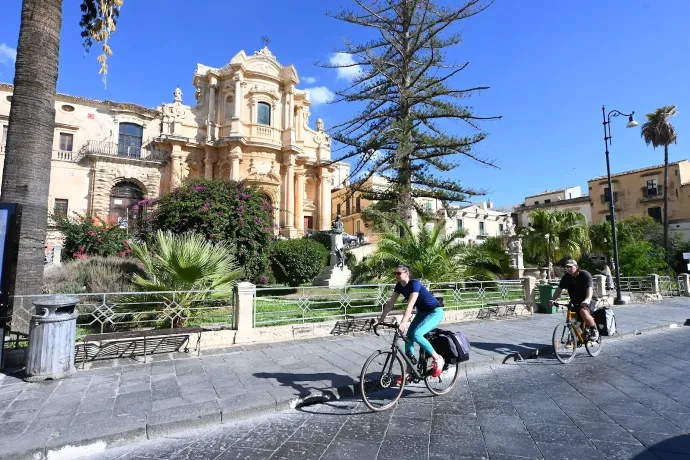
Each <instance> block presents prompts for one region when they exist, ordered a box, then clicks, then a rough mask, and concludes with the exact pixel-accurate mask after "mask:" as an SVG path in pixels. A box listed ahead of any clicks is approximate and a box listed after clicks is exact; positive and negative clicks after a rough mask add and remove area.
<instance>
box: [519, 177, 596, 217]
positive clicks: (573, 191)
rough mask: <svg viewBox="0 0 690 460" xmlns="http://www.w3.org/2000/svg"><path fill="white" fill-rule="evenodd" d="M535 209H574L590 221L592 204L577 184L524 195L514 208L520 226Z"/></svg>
mask: <svg viewBox="0 0 690 460" xmlns="http://www.w3.org/2000/svg"><path fill="white" fill-rule="evenodd" d="M536 209H546V210H549V211H574V212H579V213H580V214H582V215H583V216H584V217H585V220H586V221H587V222H592V206H591V203H590V197H589V195H583V194H582V188H581V187H580V186H579V185H576V186H574V187H566V188H562V189H558V190H548V191H544V192H542V193H538V194H536V195H530V196H528V197H525V202H524V203H522V204H521V205H520V206H518V207H516V208H515V213H516V214H517V222H518V225H519V226H520V227H527V225H528V223H529V215H530V213H531V212H532V211H534V210H536Z"/></svg>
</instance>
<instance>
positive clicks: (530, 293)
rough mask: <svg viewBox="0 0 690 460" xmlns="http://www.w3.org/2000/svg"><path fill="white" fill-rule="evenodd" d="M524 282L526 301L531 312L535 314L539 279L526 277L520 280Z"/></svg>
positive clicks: (523, 288)
mask: <svg viewBox="0 0 690 460" xmlns="http://www.w3.org/2000/svg"><path fill="white" fill-rule="evenodd" d="M520 281H522V290H523V294H522V295H523V296H524V299H525V301H526V302H527V304H528V306H529V308H530V310H531V311H532V312H533V313H534V312H535V307H536V302H535V301H534V300H535V294H536V290H537V279H536V278H535V277H534V276H525V277H522V278H520Z"/></svg>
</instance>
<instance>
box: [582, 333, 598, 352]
mask: <svg viewBox="0 0 690 460" xmlns="http://www.w3.org/2000/svg"><path fill="white" fill-rule="evenodd" d="M601 345H602V343H601V334H599V337H598V338H597V340H590V338H589V332H585V350H587V353H588V354H589V356H592V357H594V356H597V355H599V353H601Z"/></svg>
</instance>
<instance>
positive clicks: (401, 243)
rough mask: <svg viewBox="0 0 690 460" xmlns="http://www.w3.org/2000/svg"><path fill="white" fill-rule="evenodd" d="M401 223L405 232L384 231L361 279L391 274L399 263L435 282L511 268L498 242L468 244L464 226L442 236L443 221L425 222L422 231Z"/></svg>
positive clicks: (484, 276)
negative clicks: (497, 247) (378, 274)
mask: <svg viewBox="0 0 690 460" xmlns="http://www.w3.org/2000/svg"><path fill="white" fill-rule="evenodd" d="M397 225H400V226H402V228H403V229H404V236H399V235H398V233H397V232H388V233H386V234H384V235H383V236H382V238H381V241H380V243H379V246H378V248H377V249H376V251H375V252H374V253H373V254H372V255H371V256H370V257H369V258H368V259H367V265H368V267H369V268H370V270H369V271H368V273H367V270H362V273H360V274H359V276H360V278H359V279H358V281H364V278H366V277H367V275H369V274H371V273H382V274H383V275H384V277H385V276H390V275H389V274H390V273H392V271H393V268H395V266H396V265H397V264H404V265H406V266H407V267H409V268H410V270H411V272H412V275H413V276H414V277H415V278H417V279H423V280H425V281H431V282H444V281H458V280H461V279H477V280H485V279H496V278H498V277H499V276H500V275H504V274H507V273H508V272H509V271H510V267H508V256H507V254H506V253H505V252H504V251H502V250H498V251H496V250H495V245H494V244H492V243H488V242H487V243H485V244H484V245H475V244H467V243H465V242H463V241H462V238H463V237H464V236H465V233H464V232H463V231H461V230H460V231H456V232H454V233H452V234H450V235H448V236H446V237H442V236H441V232H442V230H443V224H442V223H441V224H436V225H434V226H433V227H431V228H430V227H429V226H427V225H425V223H422V225H421V227H420V229H419V231H418V232H413V231H412V229H411V228H410V227H409V226H408V225H407V224H405V223H403V222H402V220H399V221H398V224H397ZM389 281H390V280H389ZM356 282H357V281H356Z"/></svg>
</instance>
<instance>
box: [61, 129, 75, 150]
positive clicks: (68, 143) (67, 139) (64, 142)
mask: <svg viewBox="0 0 690 460" xmlns="http://www.w3.org/2000/svg"><path fill="white" fill-rule="evenodd" d="M73 140H74V136H73V135H72V134H68V133H60V150H62V151H63V152H71V151H72V141H73Z"/></svg>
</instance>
